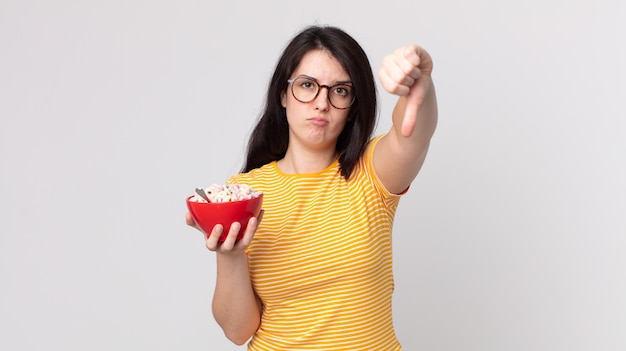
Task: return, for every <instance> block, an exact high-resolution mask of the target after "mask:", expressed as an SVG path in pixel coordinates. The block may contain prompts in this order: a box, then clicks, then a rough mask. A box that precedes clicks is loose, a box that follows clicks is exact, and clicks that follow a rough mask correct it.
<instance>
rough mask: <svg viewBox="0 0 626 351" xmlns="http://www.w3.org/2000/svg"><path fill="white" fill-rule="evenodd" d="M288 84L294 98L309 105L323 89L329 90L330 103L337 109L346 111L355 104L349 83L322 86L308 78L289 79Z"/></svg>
mask: <svg viewBox="0 0 626 351" xmlns="http://www.w3.org/2000/svg"><path fill="white" fill-rule="evenodd" d="M287 83H289V84H290V85H291V94H293V97H294V98H295V99H296V100H298V101H300V102H304V103H307V102H311V101H313V100H315V98H317V96H318V95H319V93H320V90H321V89H322V88H326V89H328V101H329V102H330V104H331V105H333V107H335V108H337V109H340V110H345V109H347V108H348V107H350V106H351V105H352V103H353V102H354V95H353V94H352V85H351V84H349V83H338V84H334V85H330V86H328V85H323V84H320V83H318V82H317V80H316V79H315V78H311V77H307V76H298V77H296V78H294V79H289V80H287Z"/></svg>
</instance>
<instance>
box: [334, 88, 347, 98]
mask: <svg viewBox="0 0 626 351" xmlns="http://www.w3.org/2000/svg"><path fill="white" fill-rule="evenodd" d="M350 93H351V87H350V86H349V85H336V86H334V87H333V94H335V95H338V96H344V97H347V96H350Z"/></svg>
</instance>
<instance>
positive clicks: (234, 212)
mask: <svg viewBox="0 0 626 351" xmlns="http://www.w3.org/2000/svg"><path fill="white" fill-rule="evenodd" d="M194 196H195V195H191V196H189V197H188V198H187V208H188V209H189V213H191V216H192V217H193V220H194V221H196V224H197V225H198V227H200V229H201V230H202V231H203V232H204V233H205V234H207V235H209V234H211V231H212V230H213V227H215V225H217V224H221V225H223V226H224V231H223V232H222V236H221V237H220V238H219V241H224V240H226V237H227V236H228V231H229V229H230V226H231V224H232V223H234V222H239V224H241V229H240V230H239V234H238V235H237V240H239V239H241V238H242V237H243V235H244V233H245V232H246V227H247V226H248V220H250V218H252V217H258V216H259V213H260V212H261V206H262V204H263V194H262V193H261V194H260V195H259V196H258V197H255V198H252V199H249V200H239V201H232V202H219V203H217V202H195V201H189V200H190V199H191V198H192V197H194Z"/></svg>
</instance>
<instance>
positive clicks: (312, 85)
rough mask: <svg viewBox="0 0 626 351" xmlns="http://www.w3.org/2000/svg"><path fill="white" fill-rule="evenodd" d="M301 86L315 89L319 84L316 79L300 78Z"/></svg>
mask: <svg viewBox="0 0 626 351" xmlns="http://www.w3.org/2000/svg"><path fill="white" fill-rule="evenodd" d="M299 86H300V87H301V88H303V89H308V90H314V89H315V88H316V86H317V84H315V82H314V81H312V80H310V79H304V78H302V79H300V82H299Z"/></svg>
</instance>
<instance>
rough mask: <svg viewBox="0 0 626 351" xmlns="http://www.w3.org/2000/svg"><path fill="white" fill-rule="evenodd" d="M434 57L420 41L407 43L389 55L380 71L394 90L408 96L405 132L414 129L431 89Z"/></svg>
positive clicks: (402, 127) (403, 130)
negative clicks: (425, 98)
mask: <svg viewBox="0 0 626 351" xmlns="http://www.w3.org/2000/svg"><path fill="white" fill-rule="evenodd" d="M432 70H433V61H432V58H431V57H430V54H428V52H427V51H426V50H424V49H423V48H421V47H419V46H417V45H405V46H402V47H400V48H398V49H396V50H395V51H394V52H392V53H391V54H389V55H387V56H385V58H384V59H383V63H382V66H381V68H380V70H379V72H378V77H379V79H380V82H381V84H382V86H383V88H385V90H387V91H388V92H389V93H391V94H395V95H399V96H405V97H406V111H405V113H404V118H403V120H402V126H401V129H400V130H401V134H402V136H404V137H409V136H410V135H411V134H412V133H413V129H414V128H415V123H416V120H417V112H418V110H419V108H420V106H421V105H422V102H423V101H424V97H425V96H426V93H427V92H428V91H429V89H431V86H432V79H431V77H430V75H431V73H432Z"/></svg>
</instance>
